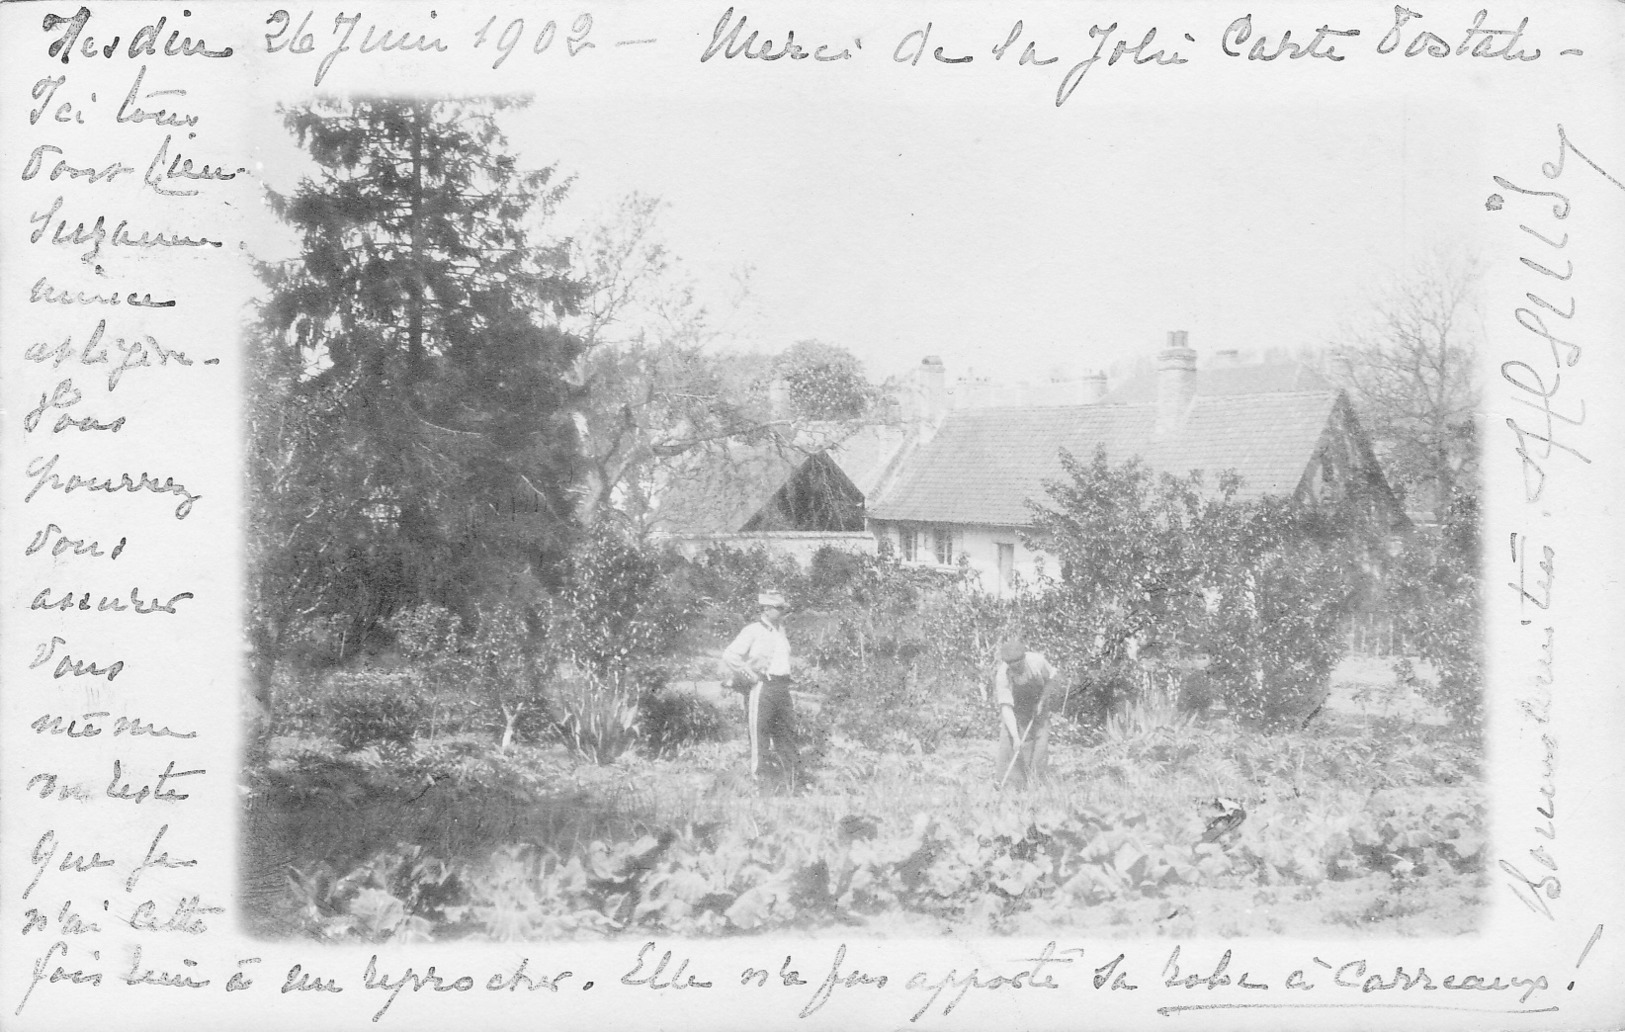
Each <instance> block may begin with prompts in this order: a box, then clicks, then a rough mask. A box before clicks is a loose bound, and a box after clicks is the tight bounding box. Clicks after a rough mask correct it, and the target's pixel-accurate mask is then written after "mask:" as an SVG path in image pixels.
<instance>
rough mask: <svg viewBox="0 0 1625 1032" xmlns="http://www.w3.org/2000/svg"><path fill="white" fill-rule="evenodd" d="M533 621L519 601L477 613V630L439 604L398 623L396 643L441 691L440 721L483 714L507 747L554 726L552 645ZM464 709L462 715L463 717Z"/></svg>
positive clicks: (436, 704) (437, 701) (402, 616)
mask: <svg viewBox="0 0 1625 1032" xmlns="http://www.w3.org/2000/svg"><path fill="white" fill-rule="evenodd" d="M531 622H532V621H531V618H530V615H529V614H527V612H526V611H525V610H524V609H523V608H521V607H520V606H518V605H516V604H514V603H511V602H498V603H495V604H487V605H483V606H480V607H478V608H476V609H475V611H474V616H473V627H472V628H471V629H465V628H464V624H463V621H462V619H461V618H459V617H458V616H457V614H455V613H453V612H452V611H451V610H449V609H447V608H445V607H444V606H439V605H435V604H433V603H425V604H423V605H419V606H414V607H412V608H410V609H407V610H403V611H402V612H400V613H397V614H396V615H395V616H394V617H392V618H391V619H390V620H389V622H388V624H387V626H388V628H389V630H391V631H392V632H393V633H394V634H395V640H396V645H397V646H398V647H399V648H400V650H401V652H402V653H403V654H404V655H405V656H406V657H407V658H408V659H409V660H411V661H413V662H415V663H417V664H419V665H420V666H421V667H422V669H423V670H424V672H425V675H426V676H427V677H428V678H429V679H430V680H431V681H432V682H433V683H434V684H435V685H436V686H437V688H438V691H436V692H435V693H434V698H433V699H432V700H431V703H432V705H433V709H434V715H435V716H436V718H437V719H438V718H439V717H441V716H452V717H453V718H454V719H453V723H454V724H461V723H463V720H457V719H455V718H456V717H458V716H461V717H463V718H464V720H466V718H467V716H469V715H471V714H470V713H469V711H470V710H473V711H476V712H483V714H484V715H485V716H486V717H487V718H488V720H489V722H490V723H491V724H494V725H495V726H496V727H497V728H498V729H499V740H500V743H501V746H500V747H501V748H502V749H507V748H508V747H509V746H511V745H512V744H513V743H514V742H515V741H518V740H527V741H533V740H535V739H536V738H537V737H538V736H539V733H540V731H541V729H542V728H544V727H545V726H546V723H545V719H544V718H545V713H546V700H545V680H544V679H545V675H546V674H547V672H548V671H550V670H551V668H552V666H553V664H554V656H553V648H552V647H551V646H552V643H551V642H550V641H548V640H547V638H546V637H545V636H544V635H540V634H537V633H536V632H535V631H533V630H532V627H531ZM458 711H462V712H461V713H459V712H458Z"/></svg>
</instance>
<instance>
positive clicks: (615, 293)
mask: <svg viewBox="0 0 1625 1032" xmlns="http://www.w3.org/2000/svg"><path fill="white" fill-rule="evenodd" d="M664 207H665V205H664V203H663V202H662V201H660V200H659V199H658V198H655V197H650V196H647V195H644V194H636V193H634V194H632V195H630V196H628V197H626V198H625V199H623V200H622V201H621V202H620V204H619V206H618V208H617V209H616V211H615V212H614V213H613V214H612V215H611V216H609V217H608V218H606V219H605V220H604V221H603V222H602V223H601V224H600V225H599V226H598V227H597V228H596V229H594V230H593V231H591V232H590V233H588V234H586V235H585V237H584V238H583V239H582V240H581V242H580V243H579V244H578V245H577V247H576V252H575V255H574V266H575V271H576V273H577V275H578V276H579V277H580V278H581V279H583V280H584V281H586V282H587V283H588V284H589V289H588V293H587V295H586V297H585V298H584V300H583V302H582V304H581V310H580V316H579V318H578V321H577V323H576V324H574V325H573V326H572V327H571V328H572V329H573V330H574V331H575V332H576V334H577V335H578V336H579V337H580V338H581V340H582V341H583V342H584V343H585V345H586V346H585V348H584V350H583V352H582V354H581V356H580V357H579V358H578V359H577V362H576V367H575V372H576V376H577V377H579V383H580V385H581V386H582V387H583V388H584V391H583V399H584V400H583V404H582V406H581V407H580V409H578V412H577V418H576V425H577V429H578V431H579V435H580V437H581V440H582V446H583V451H584V453H585V460H586V465H587V475H586V483H585V486H584V487H583V489H582V495H581V498H580V504H579V507H578V508H579V514H580V517H581V519H582V522H584V523H589V524H590V523H592V522H594V521H595V520H596V519H597V518H598V517H600V516H601V515H602V514H603V513H605V512H607V511H610V510H615V511H617V512H619V513H621V514H622V515H624V516H626V517H628V518H629V519H630V520H631V522H632V523H633V524H634V525H635V526H638V527H640V528H643V527H647V526H648V520H649V517H650V515H651V509H652V506H653V504H654V501H655V496H656V495H657V494H658V493H659V492H660V490H661V489H662V487H663V486H665V485H667V484H670V483H672V482H674V481H681V480H685V479H687V480H692V479H694V478H695V477H706V478H713V479H714V478H715V477H717V476H719V475H720V476H723V477H724V478H725V479H730V480H749V479H750V478H752V477H760V476H761V470H760V468H759V467H760V465H761V462H762V459H763V456H764V454H769V455H778V456H781V457H794V458H798V459H799V458H805V457H806V456H808V455H810V454H812V453H814V452H816V451H818V450H820V449H821V448H823V447H826V446H828V445H829V444H833V443H835V441H836V440H838V439H839V437H840V436H841V433H840V428H838V427H832V426H830V425H823V424H828V423H829V422H830V421H831V420H832V419H834V418H836V417H854V418H855V412H856V410H857V409H860V408H863V407H864V406H865V405H867V400H868V398H869V395H870V394H871V393H873V388H871V387H870V386H869V385H868V383H867V381H865V380H863V378H862V371H861V366H860V365H859V364H858V363H857V360H856V359H854V358H853V357H852V356H851V355H850V354H849V353H848V352H846V351H845V350H844V349H841V348H838V347H834V346H830V345H819V344H816V343H811V342H803V343H802V344H799V345H797V346H796V348H792V349H791V351H790V352H787V353H786V356H780V357H779V358H778V359H775V358H773V357H772V356H768V355H763V354H759V353H755V352H747V351H743V350H740V349H737V348H736V349H731V350H730V349H727V348H726V347H725V345H726V344H727V342H728V338H729V336H730V334H729V332H728V325H729V324H730V323H731V322H733V321H734V320H735V318H736V317H737V316H738V314H739V313H740V311H741V310H742V309H743V308H744V306H745V304H746V301H747V299H748V297H749V270H748V269H746V270H740V271H739V272H736V273H735V275H734V279H733V284H732V288H733V289H732V290H731V292H729V294H730V296H726V297H724V298H723V299H722V302H721V304H720V306H719V308H717V309H713V308H711V307H710V306H708V305H707V304H706V303H705V302H704V301H703V300H701V298H700V296H699V291H698V289H697V288H696V286H695V284H694V282H693V281H692V280H691V278H690V277H689V276H688V275H687V273H686V271H685V269H684V268H683V265H682V261H681V259H680V258H678V257H677V256H675V255H673V254H672V253H671V252H670V251H669V249H668V248H667V247H666V245H665V244H664V243H663V242H662V241H661V239H660V234H659V226H658V223H659V218H660V213H661V211H662V210H663V208H664ZM776 378H779V379H783V380H785V381H786V382H785V385H784V386H785V388H786V390H785V391H784V392H783V393H785V395H786V398H785V399H776V398H775V397H774V392H773V391H772V390H771V389H770V381H772V380H774V379H776ZM813 402H816V404H814V403H813ZM792 403H794V404H792Z"/></svg>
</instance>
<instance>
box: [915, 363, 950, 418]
mask: <svg viewBox="0 0 1625 1032" xmlns="http://www.w3.org/2000/svg"><path fill="white" fill-rule="evenodd" d="M919 392H920V410H919V411H920V419H921V420H922V421H923V422H925V423H928V424H931V425H933V426H934V425H936V424H937V423H940V422H942V417H943V416H946V415H947V414H948V371H947V370H946V369H945V368H943V365H942V359H940V358H938V357H937V356H936V355H927V356H925V358H924V359H922V360H921V361H920V372H919Z"/></svg>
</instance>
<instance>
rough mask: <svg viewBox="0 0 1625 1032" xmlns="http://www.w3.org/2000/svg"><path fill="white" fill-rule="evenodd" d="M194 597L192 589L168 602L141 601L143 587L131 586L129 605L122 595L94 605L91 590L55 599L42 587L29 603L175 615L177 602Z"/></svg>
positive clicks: (34, 606) (33, 606)
mask: <svg viewBox="0 0 1625 1032" xmlns="http://www.w3.org/2000/svg"><path fill="white" fill-rule="evenodd" d="M194 597H195V596H194V595H193V594H192V593H191V592H190V591H182V592H178V593H176V594H174V595H171V596H169V601H168V602H160V601H158V600H157V599H156V598H154V599H153V600H152V601H150V602H143V601H141V589H140V588H131V589H130V602H129V604H128V605H126V604H125V602H124V599H123V597H122V596H119V595H103V596H102V597H101V601H99V602H97V603H96V605H95V606H94V607H92V606H91V604H90V592H88V591H87V592H85V593H84V594H83V595H79V596H77V601H75V598H76V596H75V595H74V593H73V592H72V591H71V590H70V591H68V592H67V593H66V594H65V595H63V596H62V597H61V598H58V599H53V598H51V589H50V588H41V589H40V593H39V594H37V595H35V596H34V601H32V602H30V603H29V604H28V608H29V609H30V610H38V609H55V610H57V611H58V612H62V613H66V612H69V611H70V610H78V611H80V612H85V613H88V612H91V611H92V609H93V608H94V611H95V612H98V613H125V612H133V613H142V614H146V613H168V614H169V615H171V616H173V615H175V603H176V602H182V601H185V600H186V599H189V598H194Z"/></svg>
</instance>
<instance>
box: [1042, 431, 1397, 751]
mask: <svg viewBox="0 0 1625 1032" xmlns="http://www.w3.org/2000/svg"><path fill="white" fill-rule="evenodd" d="M1062 465H1063V467H1064V469H1065V470H1066V474H1067V477H1066V479H1065V480H1064V481H1062V482H1060V483H1055V484H1051V485H1050V486H1049V493H1050V498H1051V501H1052V502H1053V504H1054V506H1055V507H1054V508H1045V507H1043V506H1037V505H1035V506H1034V507H1033V508H1034V526H1035V533H1034V537H1035V539H1037V540H1041V541H1042V543H1043V544H1044V546H1045V547H1046V548H1047V549H1048V550H1049V551H1051V552H1053V553H1054V554H1055V555H1056V556H1057V557H1058V558H1059V559H1060V562H1061V574H1062V576H1061V579H1060V581H1059V582H1058V583H1053V584H1051V585H1048V587H1049V590H1048V591H1044V592H1041V593H1039V594H1038V595H1037V596H1036V597H1035V598H1034V599H1033V600H1032V601H1031V603H1030V604H1029V605H1028V606H1027V607H1026V608H1027V611H1026V612H1024V613H1023V614H1022V615H1023V620H1022V623H1023V624H1024V625H1026V628H1027V630H1028V632H1029V634H1030V638H1029V641H1031V642H1033V643H1036V644H1038V645H1040V646H1051V645H1053V646H1056V647H1055V648H1054V649H1053V651H1054V653H1055V655H1054V656H1053V658H1055V659H1056V660H1057V661H1059V662H1060V663H1061V664H1062V666H1063V668H1074V669H1087V668H1090V667H1102V668H1104V669H1106V670H1108V671H1112V672H1113V673H1112V674H1111V675H1108V676H1106V677H1103V678H1100V679H1099V680H1097V681H1096V682H1095V683H1094V684H1092V685H1091V686H1090V688H1091V691H1088V692H1086V693H1085V699H1084V701H1083V703H1082V705H1084V706H1086V707H1088V706H1089V705H1090V704H1093V703H1105V704H1107V705H1122V704H1124V701H1125V700H1123V699H1121V698H1119V697H1116V696H1117V695H1118V693H1119V692H1120V691H1121V692H1126V693H1128V695H1129V696H1130V700H1132V701H1140V702H1145V701H1147V700H1144V699H1141V698H1139V693H1140V692H1142V691H1143V688H1142V687H1141V685H1142V684H1143V683H1144V682H1138V683H1137V682H1136V681H1135V679H1133V678H1128V679H1124V678H1122V677H1120V676H1118V674H1119V673H1120V672H1121V668H1122V664H1123V663H1124V662H1125V661H1126V660H1127V659H1128V657H1129V656H1130V654H1131V652H1132V647H1131V643H1137V644H1138V646H1140V647H1142V648H1144V647H1151V648H1156V649H1158V650H1160V651H1161V652H1162V653H1163V654H1164V655H1173V656H1178V655H1180V654H1185V655H1186V656H1192V655H1194V654H1195V653H1199V652H1205V653H1207V654H1209V655H1210V656H1211V658H1212V662H1211V666H1210V667H1209V670H1208V676H1207V684H1206V686H1205V689H1206V691H1205V693H1199V692H1197V691H1194V690H1193V691H1192V692H1190V693H1186V692H1184V691H1180V692H1179V693H1178V694H1179V696H1180V697H1181V699H1182V702H1183V703H1185V704H1197V703H1200V702H1202V701H1204V700H1203V694H1206V695H1207V696H1209V697H1217V698H1219V699H1222V700H1223V701H1224V702H1225V703H1226V704H1227V706H1228V707H1229V708H1230V711H1231V712H1232V713H1233V714H1235V715H1236V716H1237V717H1239V718H1241V719H1243V720H1245V721H1247V722H1249V723H1253V724H1257V725H1260V726H1266V727H1278V726H1283V725H1285V724H1287V723H1290V722H1292V721H1294V720H1297V721H1301V720H1303V719H1305V718H1306V717H1307V716H1309V715H1311V714H1312V713H1313V712H1315V711H1316V710H1317V709H1318V707H1319V705H1320V704H1321V703H1322V702H1323V701H1324V699H1325V695H1326V692H1327V690H1328V689H1329V686H1330V674H1331V669H1332V667H1333V665H1335V663H1336V661H1337V660H1338V658H1340V657H1341V655H1342V650H1343V649H1344V647H1345V645H1346V641H1345V638H1344V636H1343V634H1342V632H1341V625H1342V618H1343V616H1344V615H1345V614H1346V613H1347V612H1348V611H1349V610H1350V609H1351V608H1352V606H1353V604H1354V603H1355V602H1356V600H1358V599H1359V598H1360V596H1361V594H1362V593H1363V592H1364V591H1365V590H1366V588H1367V584H1368V581H1369V580H1370V574H1369V572H1368V569H1367V563H1368V561H1369V559H1370V557H1371V554H1372V547H1371V542H1369V541H1368V540H1367V539H1366V534H1367V533H1368V531H1369V528H1368V526H1367V521H1366V520H1365V519H1364V517H1363V516H1362V515H1361V514H1360V513H1358V512H1356V511H1354V510H1353V509H1352V508H1351V509H1349V510H1348V511H1333V512H1322V511H1317V510H1313V509H1310V508H1307V507H1305V506H1301V505H1299V504H1297V503H1295V502H1292V501H1290V500H1285V499H1276V498H1265V499H1262V500H1260V501H1256V502H1245V503H1244V502H1240V501H1238V500H1237V499H1236V494H1237V491H1238V490H1239V489H1240V486H1241V484H1240V481H1239V480H1238V479H1237V478H1235V477H1234V476H1233V475H1223V476H1220V478H1219V480H1218V483H1217V490H1216V492H1215V491H1208V490H1204V488H1203V481H1202V477H1201V475H1200V474H1197V473H1192V474H1190V475H1189V476H1186V477H1183V478H1181V477H1174V476H1170V475H1168V474H1160V475H1153V474H1152V473H1151V471H1150V470H1148V469H1146V468H1145V467H1144V466H1142V465H1141V464H1140V463H1139V462H1138V461H1137V460H1131V461H1129V462H1127V463H1124V464H1120V465H1116V466H1113V465H1111V464H1109V463H1108V462H1107V459H1106V455H1105V452H1104V451H1097V452H1096V453H1095V456H1094V458H1093V460H1092V461H1091V462H1088V463H1084V462H1081V461H1079V460H1077V459H1075V458H1073V457H1072V456H1070V455H1065V454H1063V456H1062ZM1182 680H1189V678H1188V677H1186V678H1182ZM1195 687H1196V686H1193V688H1195ZM1096 716H1097V717H1098V714H1096Z"/></svg>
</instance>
